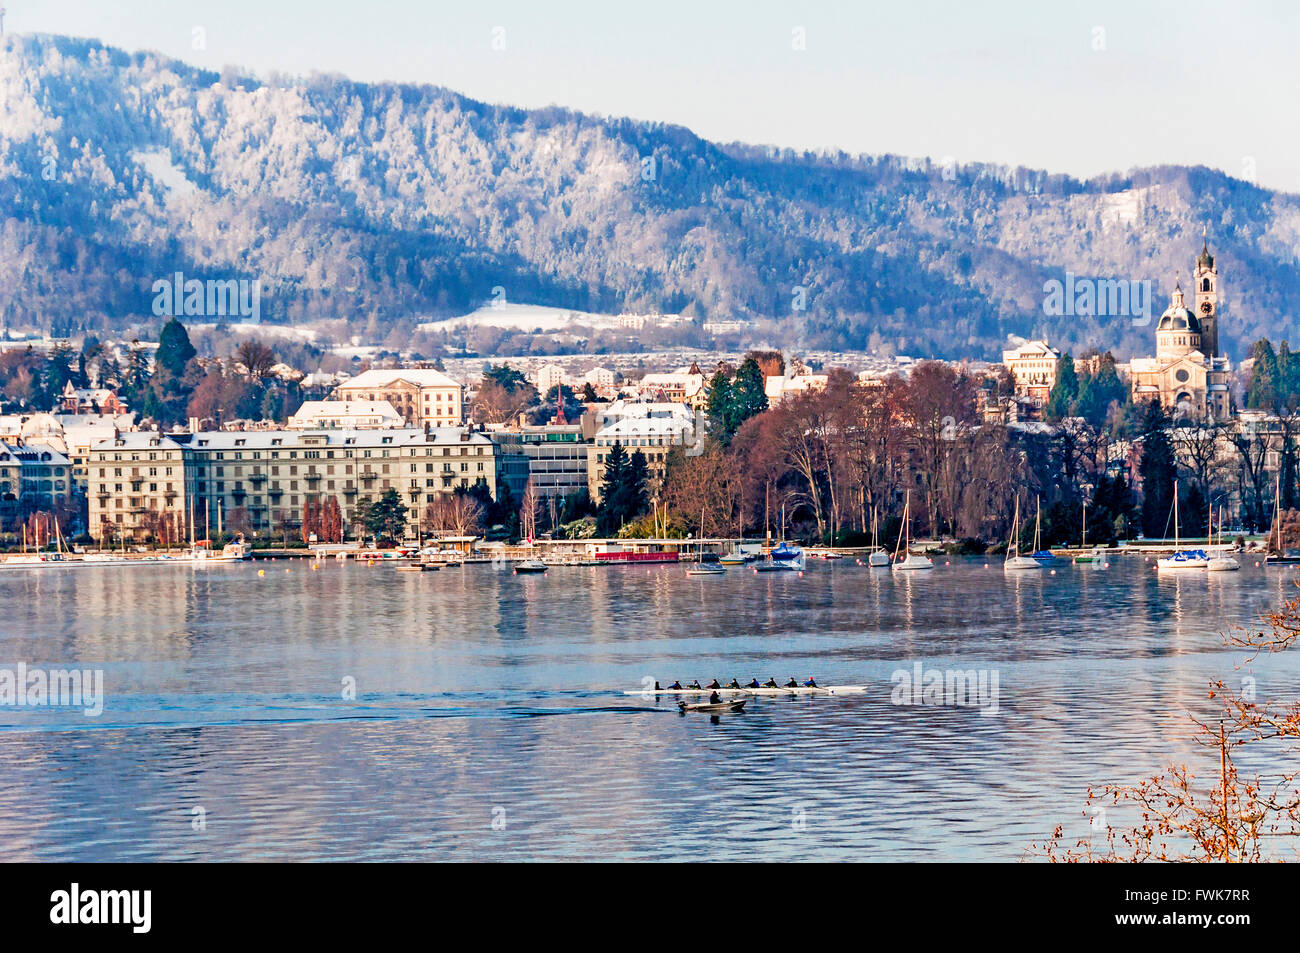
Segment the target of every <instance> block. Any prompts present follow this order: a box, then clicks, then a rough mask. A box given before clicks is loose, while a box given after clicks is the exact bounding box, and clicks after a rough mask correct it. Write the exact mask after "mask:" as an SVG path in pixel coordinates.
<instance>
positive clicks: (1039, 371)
mask: <svg viewBox="0 0 1300 953" xmlns="http://www.w3.org/2000/svg"><path fill="white" fill-rule="evenodd" d="M1060 359H1061V352H1060V351H1058V350H1057V349H1056V348H1054V347H1052V346H1051V345H1050V344H1048V343H1047V342H1046V341H1026V342H1025V343H1023V344H1021V345H1020V346H1019V347H1017V348H1013V349H1011V350H1009V351H1003V352H1002V364H1003V366H1004V367H1006V369H1007V370H1008V371H1010V372H1011V379H1012V380H1013V381H1014V382H1015V388H1016V396H1017V397H1024V398H1028V399H1030V400H1033V401H1036V402H1037V403H1038V404H1039V405H1043V404H1046V403H1047V399H1048V397H1049V396H1051V393H1052V388H1053V387H1055V386H1056V364H1057V362H1058V361H1060Z"/></svg>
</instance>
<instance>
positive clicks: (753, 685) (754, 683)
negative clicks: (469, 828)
mask: <svg viewBox="0 0 1300 953" xmlns="http://www.w3.org/2000/svg"><path fill="white" fill-rule="evenodd" d="M747 687H748V688H762V687H763V686H762V685H760V684H758V679H756V678H755V679H753V680H751V681H750V683H749V685H748V686H747Z"/></svg>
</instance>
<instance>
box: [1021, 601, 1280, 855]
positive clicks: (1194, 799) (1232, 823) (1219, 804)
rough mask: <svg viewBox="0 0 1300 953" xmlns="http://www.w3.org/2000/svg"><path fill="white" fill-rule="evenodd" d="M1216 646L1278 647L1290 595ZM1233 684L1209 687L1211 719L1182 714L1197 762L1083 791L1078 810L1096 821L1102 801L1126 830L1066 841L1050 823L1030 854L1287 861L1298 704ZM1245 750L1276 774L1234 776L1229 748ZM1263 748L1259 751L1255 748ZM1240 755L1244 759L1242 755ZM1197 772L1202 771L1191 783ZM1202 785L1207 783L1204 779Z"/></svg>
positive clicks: (1114, 828)
mask: <svg viewBox="0 0 1300 953" xmlns="http://www.w3.org/2000/svg"><path fill="white" fill-rule="evenodd" d="M1222 638H1223V641H1224V643H1225V645H1227V646H1229V647H1235V648H1242V649H1246V650H1248V651H1249V653H1250V654H1249V656H1248V657H1247V658H1246V659H1245V661H1246V662H1247V663H1250V662H1253V661H1254V660H1255V659H1256V658H1258V657H1259V656H1260V655H1261V654H1273V653H1279V652H1285V651H1287V650H1289V649H1291V648H1293V647H1294V645H1295V643H1296V641H1297V639H1298V638H1300V599H1290V600H1287V601H1286V602H1284V603H1283V604H1282V606H1281V608H1279V609H1278V610H1277V611H1275V612H1273V613H1271V614H1269V615H1268V616H1267V617H1266V618H1265V619H1264V624H1263V626H1262V627H1260V628H1259V629H1254V628H1253V627H1252V628H1250V629H1237V630H1233V631H1230V632H1228V633H1226V634H1224V635H1223V637H1222ZM1242 682H1243V686H1242V688H1241V689H1240V690H1237V689H1234V688H1231V687H1229V686H1228V685H1227V684H1225V683H1224V681H1223V680H1221V679H1220V680H1218V681H1215V682H1213V683H1212V684H1211V685H1210V692H1209V695H1210V698H1212V699H1218V700H1219V704H1220V706H1221V707H1220V711H1219V713H1218V715H1217V717H1215V716H1211V717H1204V716H1201V715H1192V716H1191V717H1192V722H1193V725H1194V732H1195V737H1194V740H1195V741H1196V742H1197V744H1196V745H1193V746H1191V750H1192V751H1195V750H1196V749H1197V748H1199V749H1200V750H1201V751H1202V752H1204V754H1203V755H1202V756H1201V758H1200V762H1201V763H1200V764H1199V765H1197V764H1195V763H1193V764H1192V765H1190V766H1189V765H1188V764H1185V763H1183V764H1171V765H1169V766H1167V767H1166V768H1165V769H1164V770H1162V771H1160V772H1157V773H1156V774H1154V775H1152V776H1150V777H1147V778H1144V779H1143V780H1141V781H1139V782H1137V783H1136V784H1106V785H1104V786H1102V787H1100V788H1095V789H1091V788H1090V789H1089V790H1088V797H1087V807H1086V809H1085V811H1084V812H1083V813H1084V816H1091V817H1093V818H1096V817H1098V816H1100V817H1103V818H1104V817H1105V809H1106V808H1107V807H1116V808H1119V809H1120V810H1119V811H1117V812H1116V814H1117V816H1124V814H1131V815H1132V816H1133V817H1134V818H1135V820H1137V821H1138V823H1136V824H1135V825H1134V826H1123V825H1112V824H1110V823H1107V824H1105V834H1104V836H1102V837H1095V836H1092V835H1086V836H1083V837H1080V838H1078V839H1077V840H1075V841H1074V842H1073V843H1071V842H1070V841H1069V840H1068V839H1067V838H1066V836H1065V830H1064V826H1063V825H1057V827H1056V828H1055V830H1053V831H1052V834H1051V836H1050V837H1049V838H1048V839H1047V840H1046V841H1045V842H1043V843H1041V844H1033V845H1031V846H1030V853H1031V854H1037V855H1039V856H1042V857H1044V858H1046V859H1047V860H1050V861H1053V862H1061V863H1080V862H1082V863H1094V862H1104V863H1113V862H1123V863H1132V862H1144V861H1164V862H1170V861H1174V862H1177V861H1198V862H1207V861H1218V862H1224V863H1240V862H1252V863H1258V862H1260V861H1264V860H1274V859H1287V858H1286V856H1285V855H1282V854H1280V853H1279V845H1282V844H1284V843H1288V842H1289V843H1291V844H1295V843H1296V842H1297V838H1300V786H1298V779H1300V772H1298V771H1296V770H1295V769H1294V767H1292V766H1293V765H1294V764H1295V761H1296V755H1297V754H1300V751H1297V746H1298V745H1300V702H1296V701H1286V700H1274V699H1266V698H1260V697H1257V695H1256V689H1255V679H1253V678H1250V679H1243V680H1242ZM1248 745H1249V746H1251V748H1250V751H1249V753H1250V754H1252V755H1253V756H1254V757H1252V758H1251V759H1250V761H1249V762H1248V764H1256V765H1258V764H1260V763H1262V762H1266V760H1273V761H1275V762H1276V763H1278V764H1280V765H1281V766H1282V767H1281V770H1279V771H1273V772H1271V773H1269V774H1266V775H1259V774H1255V775H1244V776H1243V771H1244V770H1249V769H1248V768H1241V767H1238V764H1237V760H1238V759H1237V752H1239V751H1241V750H1242V749H1244V748H1246V746H1248ZM1261 748H1262V749H1265V750H1264V751H1262V752H1261V751H1259V749H1261ZM1242 760H1245V759H1242ZM1198 771H1199V772H1201V773H1202V776H1203V777H1204V776H1208V777H1206V778H1205V780H1202V781H1201V782H1200V783H1199V784H1198V782H1197V774H1198ZM1207 781H1208V783H1206V782H1207Z"/></svg>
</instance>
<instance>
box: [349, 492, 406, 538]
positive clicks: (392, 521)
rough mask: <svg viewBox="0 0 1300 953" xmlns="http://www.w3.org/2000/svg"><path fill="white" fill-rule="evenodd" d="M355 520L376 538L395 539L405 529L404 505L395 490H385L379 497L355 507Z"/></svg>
mask: <svg viewBox="0 0 1300 953" xmlns="http://www.w3.org/2000/svg"><path fill="white" fill-rule="evenodd" d="M357 522H359V523H360V524H361V525H362V527H363V528H364V529H365V531H366V532H367V533H369V534H370V535H372V536H375V537H377V538H378V539H387V540H393V541H397V540H399V539H401V538H402V536H403V535H404V534H405V531H406V506H405V504H403V503H402V498H401V497H400V496H398V495H397V491H396V490H391V489H390V490H385V491H384V493H383V495H382V496H381V497H380V498H379V499H377V500H372V501H370V502H367V503H363V504H361V506H359V507H357Z"/></svg>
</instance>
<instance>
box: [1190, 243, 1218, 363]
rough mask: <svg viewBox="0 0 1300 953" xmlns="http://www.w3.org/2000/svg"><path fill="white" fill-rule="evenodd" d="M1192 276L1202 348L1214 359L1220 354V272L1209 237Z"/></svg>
mask: <svg viewBox="0 0 1300 953" xmlns="http://www.w3.org/2000/svg"><path fill="white" fill-rule="evenodd" d="M1192 278H1193V282H1194V287H1195V288H1196V317H1197V318H1199V319H1200V322H1201V350H1202V351H1203V352H1204V354H1205V356H1206V357H1208V358H1210V360H1213V359H1214V358H1216V357H1218V356H1219V273H1218V271H1216V270H1215V268H1214V256H1213V255H1211V254H1210V245H1209V240H1208V239H1207V240H1206V241H1205V242H1204V243H1203V244H1202V247H1201V253H1200V254H1199V255H1197V256H1196V268H1195V269H1194V270H1193V271H1192Z"/></svg>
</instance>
